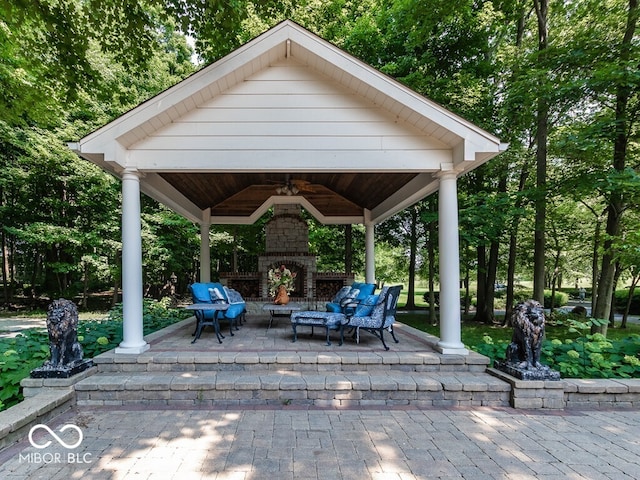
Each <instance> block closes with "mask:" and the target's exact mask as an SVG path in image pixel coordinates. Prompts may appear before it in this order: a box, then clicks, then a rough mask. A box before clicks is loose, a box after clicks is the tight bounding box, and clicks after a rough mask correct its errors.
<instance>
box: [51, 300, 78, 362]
mask: <svg viewBox="0 0 640 480" xmlns="http://www.w3.org/2000/svg"><path fill="white" fill-rule="evenodd" d="M47 329H48V330H49V348H50V349H51V359H50V360H47V361H46V362H45V364H44V365H45V367H48V368H60V367H65V366H69V365H72V364H75V363H78V362H80V361H82V347H81V346H80V344H79V343H78V309H77V308H76V305H75V304H74V303H73V302H71V301H70V300H65V299H62V298H61V299H59V300H54V301H53V302H52V303H51V304H50V305H49V310H48V312H47Z"/></svg>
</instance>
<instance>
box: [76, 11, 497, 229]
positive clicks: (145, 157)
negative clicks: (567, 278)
mask: <svg viewBox="0 0 640 480" xmlns="http://www.w3.org/2000/svg"><path fill="white" fill-rule="evenodd" d="M72 148H73V149H74V150H75V151H76V152H77V153H78V154H79V155H80V156H82V157H84V158H86V159H88V160H90V161H92V162H94V163H96V164H97V165H100V166H101V167H102V168H104V169H105V170H107V171H109V172H111V173H113V174H115V175H120V174H121V172H122V171H123V170H124V169H125V168H132V169H137V170H138V171H140V172H141V173H142V174H143V175H142V177H141V190H142V191H143V192H144V193H146V194H147V195H149V196H151V197H152V198H155V199H156V200H158V201H160V202H162V203H164V204H166V205H167V206H169V207H170V208H173V209H174V210H176V211H177V212H178V213H181V214H182V215H185V216H186V217H187V218H190V219H191V220H193V221H195V222H201V221H207V222H208V221H210V220H211V221H212V223H252V222H253V221H255V220H256V219H257V218H258V217H259V216H260V215H262V214H263V213H264V212H266V211H267V209H268V208H269V207H270V206H272V205H273V204H275V203H300V204H302V205H303V206H304V207H305V208H306V209H307V210H309V211H310V212H311V213H312V214H313V215H314V216H316V217H317V218H319V219H320V220H321V221H323V222H325V223H361V222H363V221H365V219H366V221H370V222H374V223H376V222H379V221H382V220H384V219H385V218H387V217H389V216H390V215H393V214H394V213H396V212H398V211H400V210H401V209H402V208H405V207H406V206H408V205H410V204H412V203H415V202H416V201H418V200H420V199H421V198H424V197H425V196H427V195H429V194H430V193H433V192H434V191H435V190H437V188H438V181H437V177H436V175H437V174H438V173H439V172H440V171H441V170H443V169H445V170H451V169H455V171H456V172H457V173H458V174H459V175H461V174H464V173H465V172H467V171H469V170H472V169H473V168H476V167H478V166H479V165H481V164H482V163H484V162H486V161H487V160H489V159H490V158H492V157H493V156H495V155H497V154H498V153H499V152H500V151H501V150H504V145H501V143H500V140H499V139H498V138H496V137H495V136H493V135H491V134H489V133H487V132H486V131H484V130H482V129H480V128H479V127H477V126H475V125H473V124H472V123H470V122H468V121H466V120H464V119H463V118H461V117H459V116H457V115H455V114H453V113H452V112H450V111H448V110H446V109H445V108H443V107H441V106H439V105H437V104H436V103H434V102H432V101H430V100H428V99H426V98H425V97H423V96H421V95H419V94H417V93H415V92H414V91H412V90H411V89H409V88H407V87H405V86H403V85H402V84H400V83H399V82H397V81H395V80H393V79H392V78H390V77H388V76H386V75H384V74H382V73H380V72H379V71H377V70H375V69H373V68H371V67H370V66H368V65H366V64H365V63H363V62H361V61H360V60H358V59H356V58H354V57H353V56H351V55H349V54H347V53H346V52H344V51H342V50H340V49H339V48H337V47H335V46H334V45H332V44H330V43H329V42H326V41H325V40H323V39H321V38H319V37H318V36H316V35H314V34H312V33H311V32H309V31H308V30H306V29H304V28H302V27H301V26H299V25H297V24H296V23H294V22H291V21H284V22H282V23H280V24H278V25H276V26H275V27H273V28H272V29H270V30H268V31H267V32H265V33H263V34H262V35H260V36H258V37H256V38H255V39H254V40H252V41H250V42H249V43H247V44H245V45H244V46H242V47H240V48H239V49H237V50H236V51H234V52H232V53H230V54H229V55H227V56H226V57H224V58H222V59H221V60H219V61H217V62H215V63H213V64H211V65H209V66H207V67H205V68H203V69H202V70H200V71H198V72H197V73H195V74H193V75H191V76H190V77H188V78H186V79H185V80H183V81H182V82H180V83H178V84H177V85H175V86H174V87H172V88H170V89H168V90H166V91H164V92H162V93H160V94H159V95H157V96H155V97H153V98H152V99H150V100H148V101H146V102H144V103H142V104H141V105H139V106H138V107H136V108H134V109H133V110H131V111H129V112H127V113H125V114H124V115H122V116H120V117H119V118H117V119H115V120H114V121H112V122H110V123H108V124H107V125H105V126H103V127H102V128H100V129H98V130H96V131H95V132H93V133H91V134H89V135H87V136H86V137H84V138H83V139H81V140H80V141H79V142H78V143H77V144H74V145H72ZM286 184H288V185H289V186H296V189H297V190H298V192H297V194H292V195H289V196H288V195H279V194H278V193H277V192H276V189H277V188H279V187H282V186H283V185H286ZM209 215H210V218H209Z"/></svg>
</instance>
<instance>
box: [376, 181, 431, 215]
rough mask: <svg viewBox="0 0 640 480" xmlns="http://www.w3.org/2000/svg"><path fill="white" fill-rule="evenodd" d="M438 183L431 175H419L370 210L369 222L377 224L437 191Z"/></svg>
mask: <svg viewBox="0 0 640 480" xmlns="http://www.w3.org/2000/svg"><path fill="white" fill-rule="evenodd" d="M439 186H440V182H439V181H438V179H437V178H436V177H435V176H434V175H433V174H431V173H421V174H420V175H418V176H416V177H415V178H414V179H413V180H411V181H410V182H408V183H407V184H406V185H405V186H404V187H403V188H401V189H400V190H398V191H397V192H396V193H394V194H393V195H391V196H390V197H389V198H387V199H386V200H385V201H384V202H382V203H381V204H380V205H378V206H377V207H375V208H374V209H373V210H371V213H370V221H371V222H373V223H375V224H378V223H381V222H383V221H385V220H386V219H387V218H389V217H391V216H393V215H395V214H396V213H398V212H400V211H402V210H404V209H405V208H407V207H409V206H411V205H413V204H414V203H417V202H419V201H420V200H422V199H423V198H425V197H428V196H429V195H431V194H432V193H434V192H436V191H437V190H438V187H439Z"/></svg>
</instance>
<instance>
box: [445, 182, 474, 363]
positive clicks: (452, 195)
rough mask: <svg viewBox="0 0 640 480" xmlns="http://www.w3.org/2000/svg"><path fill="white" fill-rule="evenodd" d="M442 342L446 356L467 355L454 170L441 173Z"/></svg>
mask: <svg viewBox="0 0 640 480" xmlns="http://www.w3.org/2000/svg"><path fill="white" fill-rule="evenodd" d="M438 215H439V227H440V228H439V246H440V341H439V342H438V345H437V347H438V350H439V351H440V352H441V353H444V354H457V355H468V354H469V350H467V349H466V348H465V347H464V344H463V343H462V337H461V325H460V320H461V318H460V250H459V246H458V241H459V240H458V191H457V180H456V172H455V170H448V171H443V172H442V173H441V174H440V198H439V207H438Z"/></svg>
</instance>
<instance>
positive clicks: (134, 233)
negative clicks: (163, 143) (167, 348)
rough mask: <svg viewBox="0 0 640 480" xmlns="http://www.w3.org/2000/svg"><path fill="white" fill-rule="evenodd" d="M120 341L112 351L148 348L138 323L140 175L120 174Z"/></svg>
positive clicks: (140, 303)
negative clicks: (121, 316) (121, 319)
mask: <svg viewBox="0 0 640 480" xmlns="http://www.w3.org/2000/svg"><path fill="white" fill-rule="evenodd" d="M122 315H123V323H122V343H120V346H118V347H117V348H116V353H126V354H139V353H142V352H144V351H146V350H148V349H149V344H148V343H147V342H145V340H144V337H143V325H142V236H141V226H140V175H139V173H138V171H137V170H135V169H126V170H125V171H124V173H123V174H122Z"/></svg>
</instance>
